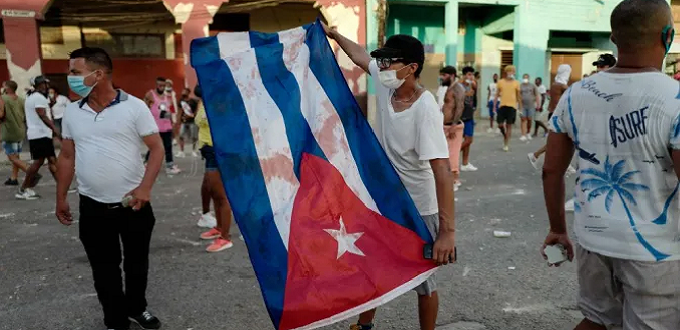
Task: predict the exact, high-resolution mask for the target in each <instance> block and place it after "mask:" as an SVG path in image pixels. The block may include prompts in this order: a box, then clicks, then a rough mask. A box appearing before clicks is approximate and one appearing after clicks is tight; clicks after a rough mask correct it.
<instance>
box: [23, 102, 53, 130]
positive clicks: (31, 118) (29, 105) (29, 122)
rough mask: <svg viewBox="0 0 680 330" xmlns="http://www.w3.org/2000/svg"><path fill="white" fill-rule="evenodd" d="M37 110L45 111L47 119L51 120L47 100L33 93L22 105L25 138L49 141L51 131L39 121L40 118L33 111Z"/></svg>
mask: <svg viewBox="0 0 680 330" xmlns="http://www.w3.org/2000/svg"><path fill="white" fill-rule="evenodd" d="M38 108H42V109H45V113H46V114H47V117H48V118H51V115H50V103H49V102H48V101H47V98H46V97H45V95H42V94H40V93H39V92H34V93H32V94H31V95H29V96H28V97H27V98H26V102H25V103H24V109H25V110H24V111H26V137H27V138H28V139H29V140H37V139H42V138H50V139H51V138H52V129H50V128H49V127H48V126H47V125H45V123H43V121H42V119H40V116H39V115H38V113H37V112H36V111H35V109H38Z"/></svg>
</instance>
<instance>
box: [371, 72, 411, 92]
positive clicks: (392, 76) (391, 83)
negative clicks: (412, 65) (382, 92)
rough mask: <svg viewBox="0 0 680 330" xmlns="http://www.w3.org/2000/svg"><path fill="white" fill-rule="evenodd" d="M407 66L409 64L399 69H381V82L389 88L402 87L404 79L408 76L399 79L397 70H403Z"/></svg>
mask: <svg viewBox="0 0 680 330" xmlns="http://www.w3.org/2000/svg"><path fill="white" fill-rule="evenodd" d="M405 68H408V67H407V66H405V67H403V68H401V69H399V70H384V71H380V72H379V73H378V78H379V79H380V83H381V84H383V86H385V87H387V88H389V89H397V88H399V87H401V85H403V84H404V81H406V77H408V76H406V77H404V79H399V78H397V71H401V70H403V69H405Z"/></svg>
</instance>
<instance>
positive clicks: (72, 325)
mask: <svg viewBox="0 0 680 330" xmlns="http://www.w3.org/2000/svg"><path fill="white" fill-rule="evenodd" d="M483 131H484V132H485V131H486V126H484V125H479V126H478V127H477V132H478V136H477V140H476V141H475V144H474V145H473V154H472V157H471V160H472V163H473V164H475V165H476V166H477V167H479V171H478V172H474V173H463V177H462V179H463V181H464V185H463V187H462V188H461V190H460V191H459V192H458V193H457V194H456V196H457V199H458V202H457V203H456V220H457V245H458V248H459V254H458V256H459V262H458V263H457V264H455V265H453V266H447V267H444V268H442V269H441V270H440V271H439V273H438V274H437V279H438V284H439V294H440V301H441V304H440V316H439V325H440V326H441V327H440V329H447V330H480V329H498V330H501V329H502V330H527V329H550V330H553V329H554V330H567V329H573V327H574V325H575V324H576V323H577V322H578V321H579V320H580V313H578V312H577V311H576V295H577V286H576V274H575V265H574V264H568V265H566V266H563V267H560V268H558V269H555V268H548V267H547V266H546V265H545V263H544V261H543V260H542V259H541V257H540V254H539V247H540V246H541V242H542V240H543V238H544V237H545V234H546V233H547V230H548V222H547V216H546V211H545V208H544V206H543V205H544V204H543V198H542V188H541V184H540V173H539V172H537V171H534V170H533V168H532V167H531V166H529V165H528V163H527V158H526V154H527V153H528V152H529V151H533V150H535V149H537V148H538V147H540V146H541V144H542V143H543V139H540V140H534V141H533V142H531V143H529V144H527V143H522V142H519V140H518V139H517V138H515V140H514V141H513V144H512V145H511V147H512V150H511V152H510V153H504V152H503V151H501V150H500V147H501V139H500V137H495V136H492V135H490V134H486V133H481V132H483ZM516 131H519V129H518V128H517V129H516ZM516 135H519V134H517V133H516ZM3 156H4V155H3ZM178 163H179V165H180V167H181V168H182V169H183V170H184V173H182V174H181V175H178V176H175V177H167V176H166V175H165V174H161V175H160V177H159V180H158V182H157V183H156V186H155V189H154V196H153V206H154V210H155V214H156V218H157V222H156V228H155V233H154V236H153V239H152V242H151V270H150V281H149V288H148V300H149V309H150V310H151V311H152V312H153V313H155V314H157V316H158V317H159V318H160V319H161V320H162V321H163V322H164V329H172V330H188V329H194V330H207V329H211V330H212V329H225V330H227V329H228V330H231V329H258V330H260V329H272V328H273V327H272V325H271V323H270V320H269V317H268V315H267V313H266V310H265V308H264V304H263V302H262V297H261V295H260V291H259V287H258V284H257V280H256V278H255V275H254V272H253V270H252V267H251V266H250V261H249V259H248V256H247V252H246V248H245V245H244V243H243V242H242V241H240V240H238V233H237V232H236V229H235V227H234V233H236V235H234V237H235V242H234V243H235V246H234V247H233V248H232V249H230V250H227V251H224V252H221V253H217V254H208V253H206V252H204V249H205V247H206V242H200V241H199V239H198V235H199V233H200V232H201V229H200V228H198V227H196V225H195V223H196V219H197V214H198V211H199V210H200V197H199V186H200V183H201V177H202V172H203V171H202V169H203V164H202V162H201V161H200V159H197V158H186V159H180V160H179V161H178ZM41 172H42V173H43V175H45V179H44V181H43V182H41V183H40V186H39V187H38V188H37V189H36V191H37V192H38V193H40V194H42V195H43V197H44V198H42V199H40V200H37V201H17V200H15V199H14V193H15V189H14V188H8V187H4V186H3V187H0V320H2V322H0V329H2V330H5V329H6V330H10V329H11V330H20V329H23V330H29V329H30V330H37V329H73V330H76V329H83V330H85V329H86V330H97V329H104V325H103V321H102V313H101V310H100V306H99V303H98V301H97V297H96V295H95V291H94V288H93V284H92V276H91V273H90V268H89V265H88V263H87V258H86V256H85V252H84V251H83V248H82V246H81V244H80V242H79V240H78V227H77V225H74V226H72V227H64V226H62V225H61V224H59V223H58V221H57V220H56V218H55V216H54V204H55V202H54V199H55V198H54V190H55V183H54V181H53V180H52V179H51V178H49V179H48V177H49V175H48V171H47V169H45V168H43V169H42V171H41ZM8 173H9V169H8V167H7V166H6V165H3V166H0V178H2V180H3V181H4V179H5V178H6V177H7V175H8ZM569 189H571V188H569ZM70 201H71V208H72V210H73V211H76V212H75V214H74V216H75V217H76V219H77V196H76V195H75V194H73V195H71V196H70ZM570 220H571V217H570ZM493 230H506V231H511V232H512V236H511V237H510V238H494V236H493ZM376 323H377V329H381V330H382V329H417V328H418V320H417V312H416V296H415V293H408V294H406V295H404V296H402V297H400V298H398V299H396V300H394V301H392V302H391V303H389V304H387V305H386V306H384V307H382V308H381V309H380V310H379V312H378V318H377V320H376ZM348 324H349V321H347V322H341V323H339V324H337V325H335V326H330V327H327V328H325V329H347V325H348ZM133 329H135V328H133Z"/></svg>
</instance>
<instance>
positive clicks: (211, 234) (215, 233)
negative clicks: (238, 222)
mask: <svg viewBox="0 0 680 330" xmlns="http://www.w3.org/2000/svg"><path fill="white" fill-rule="evenodd" d="M220 235H222V233H221V232H220V231H219V230H217V228H210V230H208V231H206V232H205V233H203V234H201V239H205V240H208V239H216V238H218V237H220Z"/></svg>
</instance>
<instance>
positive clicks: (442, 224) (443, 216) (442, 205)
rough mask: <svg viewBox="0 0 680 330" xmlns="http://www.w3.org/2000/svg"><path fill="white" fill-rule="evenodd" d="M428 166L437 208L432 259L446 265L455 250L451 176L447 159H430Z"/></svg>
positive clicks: (452, 257)
mask: <svg viewBox="0 0 680 330" xmlns="http://www.w3.org/2000/svg"><path fill="white" fill-rule="evenodd" d="M430 166H431V167H432V172H433V173H434V181H435V185H436V189H437V205H438V206H439V233H438V234H439V235H438V237H437V240H436V241H435V244H434V248H433V257H434V259H435V260H436V261H437V263H438V264H447V263H449V260H450V259H454V249H455V234H456V220H455V216H454V212H455V206H454V195H453V175H452V174H451V167H450V166H449V160H448V159H432V160H430Z"/></svg>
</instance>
